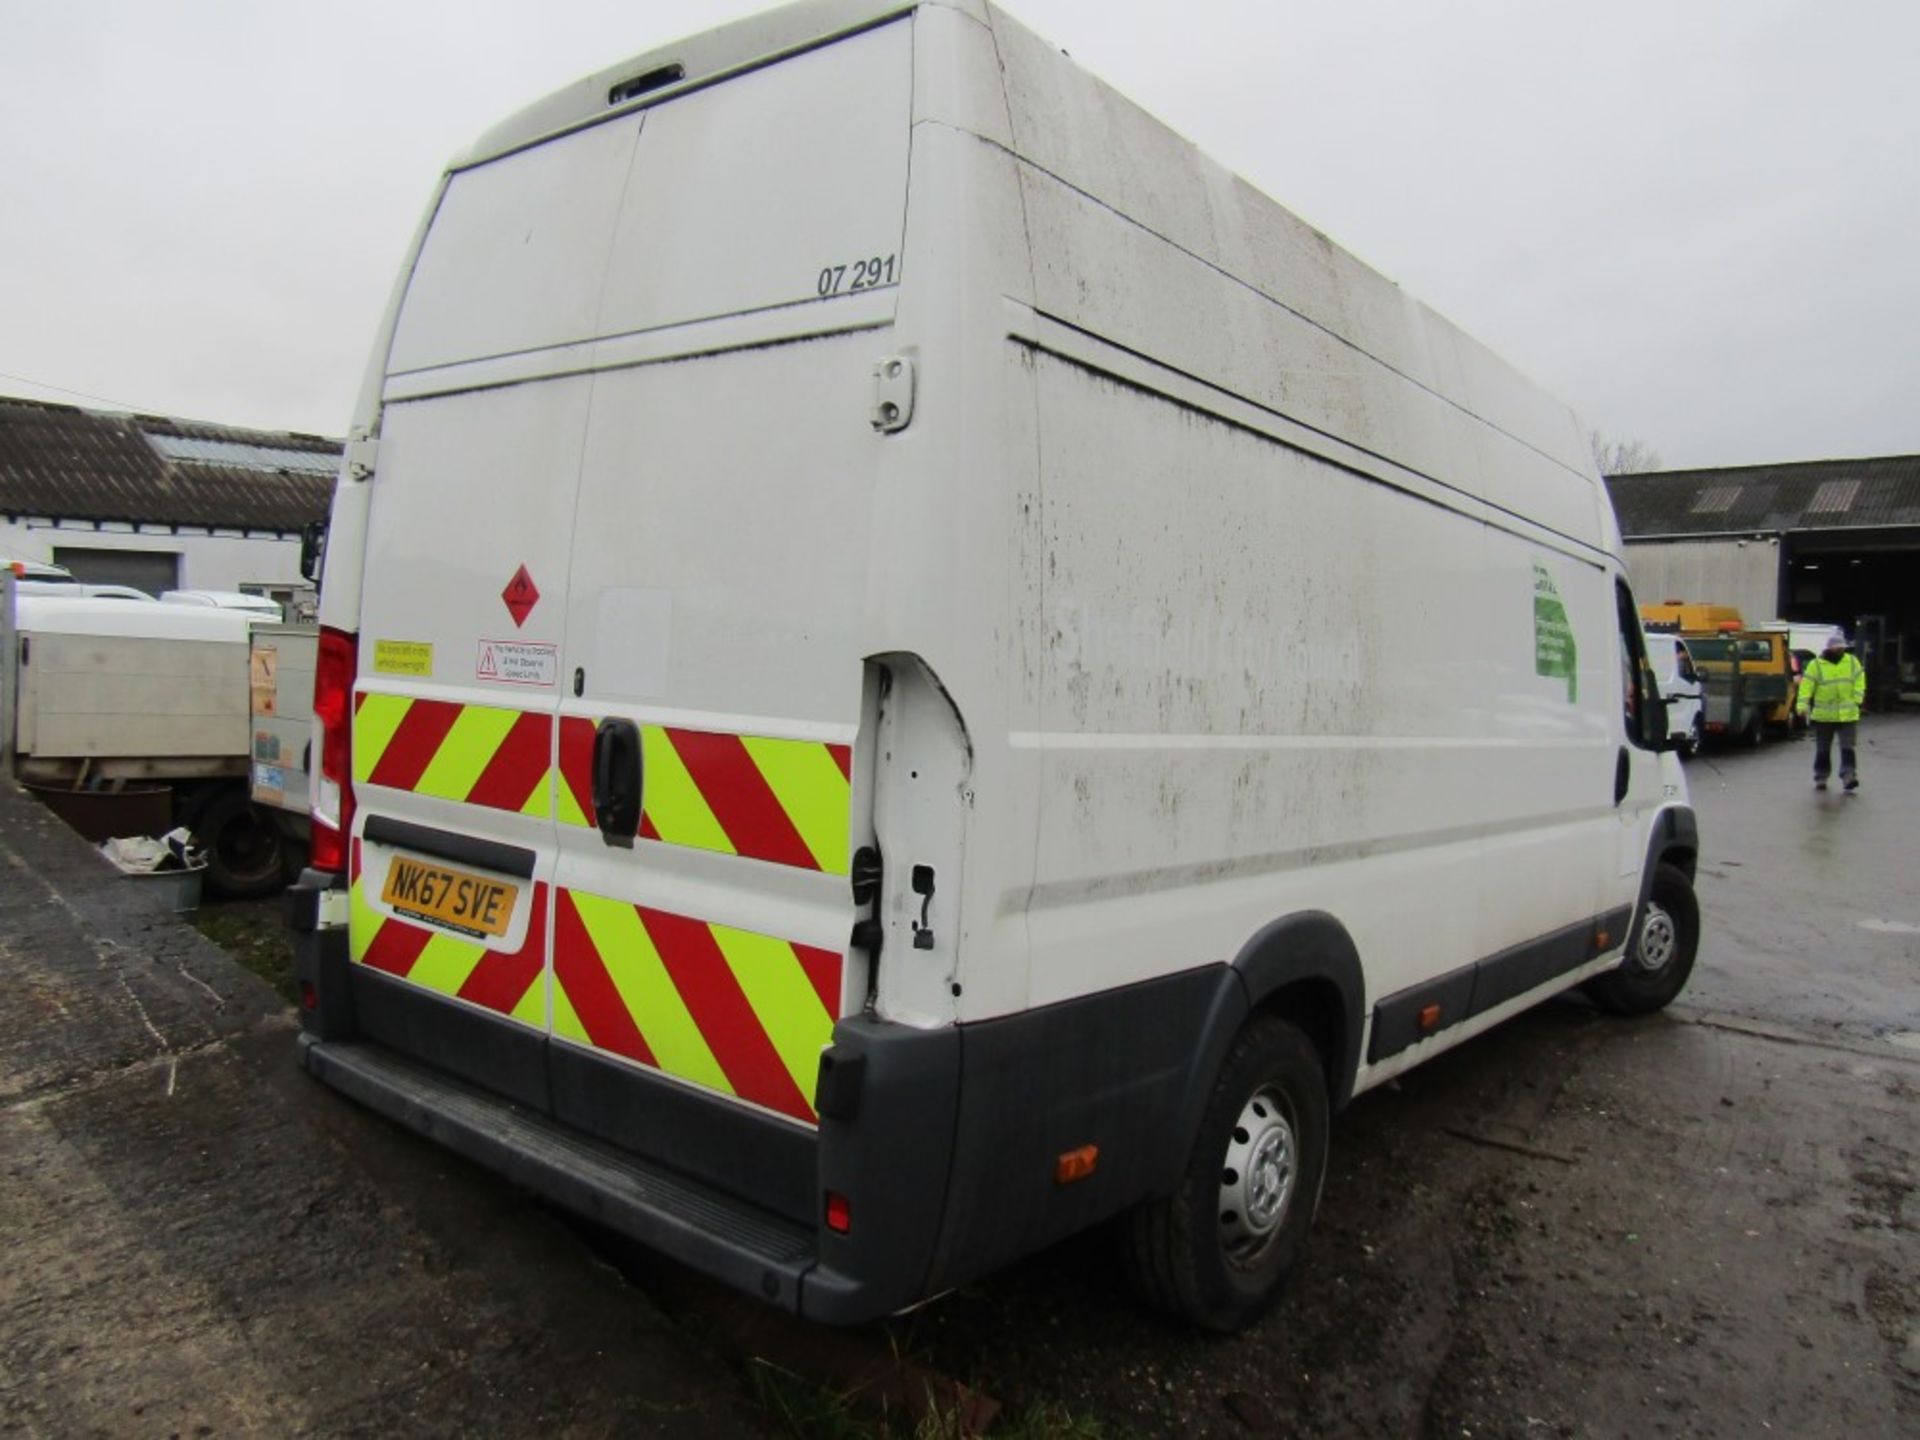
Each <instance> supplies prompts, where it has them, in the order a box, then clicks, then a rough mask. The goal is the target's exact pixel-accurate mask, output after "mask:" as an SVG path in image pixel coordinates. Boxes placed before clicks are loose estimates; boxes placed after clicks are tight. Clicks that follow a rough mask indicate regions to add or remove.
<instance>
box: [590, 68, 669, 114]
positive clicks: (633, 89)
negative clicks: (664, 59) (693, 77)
mask: <svg viewBox="0 0 1920 1440" xmlns="http://www.w3.org/2000/svg"><path fill="white" fill-rule="evenodd" d="M686 78H687V67H686V66H684V65H662V66H660V67H659V68H658V69H654V70H649V71H647V73H646V74H644V75H636V76H634V77H633V78H632V79H631V80H622V81H621V82H620V83H619V84H618V85H616V86H614V87H613V88H612V89H611V90H609V91H608V92H607V104H609V105H624V104H626V103H627V102H628V101H629V100H638V99H639V98H640V97H641V96H642V95H645V94H648V93H649V92H651V91H654V90H664V89H666V88H667V86H669V85H678V84H679V83H680V82H681V81H682V80H684V79H686Z"/></svg>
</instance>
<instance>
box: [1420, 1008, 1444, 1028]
mask: <svg viewBox="0 0 1920 1440" xmlns="http://www.w3.org/2000/svg"><path fill="white" fill-rule="evenodd" d="M1439 1028H1440V1007H1439V1006H1438V1005H1423V1006H1421V1007H1420V1030H1421V1032H1422V1033H1423V1034H1424V1033H1425V1032H1427V1031H1429V1030H1438V1029H1439Z"/></svg>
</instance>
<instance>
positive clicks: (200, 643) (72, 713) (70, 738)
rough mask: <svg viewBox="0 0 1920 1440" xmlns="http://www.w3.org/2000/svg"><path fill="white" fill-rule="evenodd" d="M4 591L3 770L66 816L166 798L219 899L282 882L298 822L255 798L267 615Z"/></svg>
mask: <svg viewBox="0 0 1920 1440" xmlns="http://www.w3.org/2000/svg"><path fill="white" fill-rule="evenodd" d="M4 584H5V595H4V598H3V599H0V655H3V656H4V671H3V672H0V716H3V717H4V718H3V719H0V764H4V766H5V768H6V770H7V771H8V773H10V774H11V775H12V776H13V777H14V778H15V779H17V780H19V781H20V782H22V783H23V784H25V785H27V786H29V787H31V788H33V789H35V790H37V791H39V792H40V793H41V794H42V795H43V796H46V797H48V798H49V799H50V800H51V801H52V802H53V803H55V804H56V808H57V807H58V805H59V803H60V801H61V798H62V797H63V796H82V795H84V796H94V797H103V796H111V795H114V794H126V793H129V792H137V791H145V792H147V793H148V794H149V796H150V797H151V796H152V795H153V794H154V793H155V792H159V793H160V795H161V803H160V807H159V809H160V811H163V812H164V815H165V818H166V820H167V822H168V823H170V824H174V825H185V826H186V827H187V828H188V829H190V830H191V831H193V833H194V835H195V837H196V839H198V840H199V841H200V843H201V844H202V845H203V846H204V847H205V849H206V851H207V856H208V866H207V885H208V888H209V889H210V890H211V891H212V892H213V893H214V894H216V895H221V896H227V897H246V896H259V895H265V894H268V893H271V892H272V891H273V890H275V889H277V888H279V886H281V885H282V884H284V883H285V881H286V879H287V877H288V873H289V872H288V869H287V867H288V865H289V864H291V863H293V862H294V861H295V859H296V858H297V851H296V847H295V846H294V845H292V844H291V843H290V840H291V838H292V836H293V835H294V834H295V833H297V831H298V829H299V826H298V824H297V823H293V822H288V821H286V820H283V819H282V818H281V817H280V814H279V812H277V811H273V810H270V809H266V808H263V807H261V806H258V805H256V804H255V803H254V801H253V799H252V797H251V795H250V793H249V785H250V779H251V760H250V755H251V730H250V721H251V708H250V705H249V684H248V678H249V669H250V665H251V663H252V662H251V660H250V652H251V647H252V635H251V631H252V628H253V624H254V622H255V621H256V620H257V618H258V617H256V616H252V615H249V614H248V613H246V612H243V611H238V610H231V609H222V608H216V607H211V606H196V605H166V604H155V603H153V602H152V601H135V600H121V599H113V598H107V597H101V596H93V595H84V594H82V595H75V596H72V597H68V596H65V595H51V594H44V593H40V594H35V593H29V594H21V593H18V592H19V586H18V583H17V579H16V577H14V576H12V575H9V576H7V577H5V580H4ZM303 803H304V800H303ZM156 813H158V812H156V811H155V810H152V809H149V810H148V811H147V817H148V818H150V817H152V816H153V815H155V814H156Z"/></svg>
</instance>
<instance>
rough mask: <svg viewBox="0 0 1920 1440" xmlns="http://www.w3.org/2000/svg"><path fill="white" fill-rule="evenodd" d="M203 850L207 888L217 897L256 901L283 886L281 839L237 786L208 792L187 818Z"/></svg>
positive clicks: (283, 844)
mask: <svg viewBox="0 0 1920 1440" xmlns="http://www.w3.org/2000/svg"><path fill="white" fill-rule="evenodd" d="M187 828H188V829H190V830H191V831H192V832H193V838H194V839H195V840H197V841H199V843H200V845H201V847H202V848H203V849H204V850H205V851H206V852H207V889H208V890H209V891H211V892H212V893H213V894H214V895H215V896H217V897H218V898H220V899H222V900H257V899H259V898H260V897H262V896H264V895H271V894H273V892H274V891H276V890H278V889H280V888H281V887H282V886H283V885H285V884H286V881H287V874H286V848H287V846H286V838H285V837H284V836H283V835H282V834H281V833H280V827H279V826H278V825H277V824H275V823H274V819H273V817H272V816H271V815H268V814H267V813H266V812H264V811H262V810H260V809H259V808H258V807H257V806H255V805H254V803H253V801H252V800H250V799H248V798H247V792H246V791H245V790H242V789H241V788H240V787H239V786H237V785H233V786H224V787H222V788H220V789H218V790H215V791H212V792H210V793H209V794H208V795H207V796H206V797H205V798H204V799H203V800H202V801H201V803H200V805H199V807H198V808H197V809H196V811H195V812H194V813H193V815H192V816H191V817H190V818H189V819H188V821H187Z"/></svg>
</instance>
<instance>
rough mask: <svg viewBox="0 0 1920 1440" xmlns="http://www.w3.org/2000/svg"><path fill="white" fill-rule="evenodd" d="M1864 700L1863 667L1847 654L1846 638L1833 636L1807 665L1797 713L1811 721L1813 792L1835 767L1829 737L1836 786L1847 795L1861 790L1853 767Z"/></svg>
mask: <svg viewBox="0 0 1920 1440" xmlns="http://www.w3.org/2000/svg"><path fill="white" fill-rule="evenodd" d="M1866 698H1867V668H1866V666H1864V665H1862V664H1861V663H1860V658H1859V657H1858V656H1857V655H1853V654H1850V653H1849V652H1848V650H1847V637H1846V633H1845V632H1844V631H1841V630H1836V631H1834V632H1833V633H1832V634H1831V635H1829V636H1828V637H1827V648H1826V649H1824V650H1822V651H1821V652H1820V653H1819V654H1818V655H1817V656H1815V657H1814V658H1813V659H1811V660H1809V661H1808V662H1807V668H1806V669H1805V670H1804V671H1802V672H1801V675H1800V697H1799V701H1798V704H1797V706H1796V708H1797V709H1798V710H1799V711H1800V714H1801V717H1802V718H1803V719H1804V718H1806V717H1807V716H1808V715H1809V714H1811V715H1812V717H1813V741H1814V750H1813V788H1814V789H1816V790H1824V789H1826V788H1827V776H1828V774H1829V773H1831V771H1832V768H1833V737H1834V736H1835V735H1838V736H1839V737H1840V783H1841V784H1842V785H1843V786H1845V787H1846V788H1847V789H1848V790H1849V791H1853V790H1858V789H1859V788H1860V772H1859V770H1858V769H1857V768H1856V767H1855V765H1854V737H1855V735H1856V734H1857V732H1858V729H1859V725H1860V702H1861V701H1863V700H1865V699H1866Z"/></svg>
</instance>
